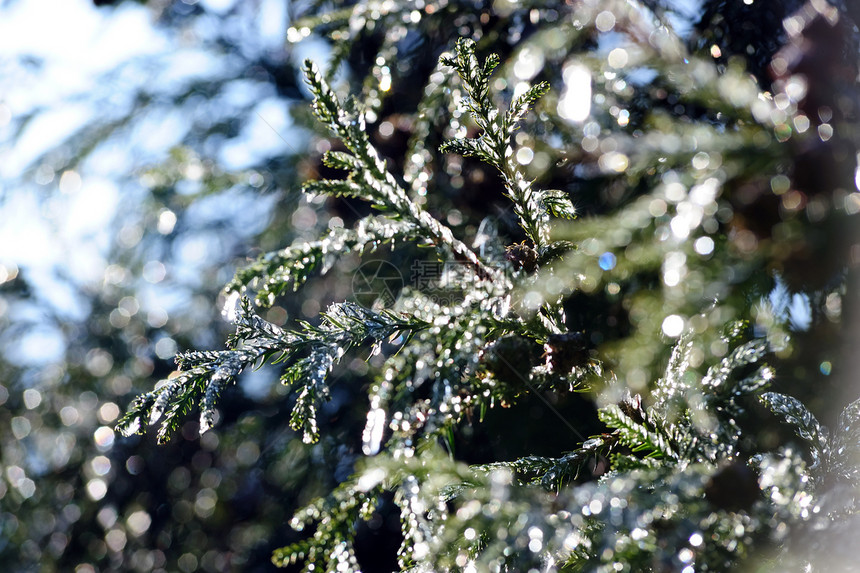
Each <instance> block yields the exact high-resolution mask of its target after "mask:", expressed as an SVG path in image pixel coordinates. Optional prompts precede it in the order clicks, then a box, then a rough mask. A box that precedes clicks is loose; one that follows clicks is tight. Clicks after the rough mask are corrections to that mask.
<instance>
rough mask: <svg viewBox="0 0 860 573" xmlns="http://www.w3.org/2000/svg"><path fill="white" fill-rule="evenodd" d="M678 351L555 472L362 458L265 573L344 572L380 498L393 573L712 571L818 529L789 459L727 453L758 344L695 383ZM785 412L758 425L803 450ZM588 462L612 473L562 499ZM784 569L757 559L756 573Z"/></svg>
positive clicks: (434, 458)
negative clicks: (391, 525)
mask: <svg viewBox="0 0 860 573" xmlns="http://www.w3.org/2000/svg"><path fill="white" fill-rule="evenodd" d="M688 349H689V341H682V342H680V343H679V344H678V346H677V347H676V349H675V353H674V356H673V360H672V361H671V363H670V364H669V366H668V368H667V370H666V373H665V375H664V377H663V378H661V380H659V381H658V382H657V387H658V388H659V390H660V391H659V392H658V393H657V395H658V398H657V399H656V401H655V403H654V404H653V405H651V406H650V407H648V408H645V407H644V406H643V405H642V403H641V401H639V400H636V399H633V398H630V397H627V398H625V399H624V400H622V402H621V403H620V404H619V405H610V406H607V407H605V408H603V409H602V410H601V416H602V418H603V419H604V420H605V421H606V422H607V426H608V431H607V432H606V433H604V434H602V435H600V436H595V437H593V438H591V439H589V440H587V441H586V442H584V443H583V444H582V445H581V447H580V448H579V449H577V450H575V451H573V452H570V453H569V454H566V455H565V456H563V457H561V458H556V459H553V458H545V457H537V456H530V457H526V458H522V459H519V460H516V461H513V462H499V463H493V464H487V465H482V466H473V467H467V466H465V465H463V464H459V463H456V462H454V461H452V460H451V459H450V458H449V457H447V456H446V455H445V454H444V452H442V451H441V450H440V449H439V448H438V447H436V446H434V445H432V444H431V443H428V442H423V443H422V444H421V445H420V446H419V447H418V448H417V449H415V450H408V449H398V450H396V451H393V452H391V451H389V452H385V453H382V454H380V455H378V456H374V457H368V458H366V459H365V460H363V462H361V463H360V464H359V465H358V467H357V471H356V473H355V475H354V476H353V477H352V478H350V479H349V480H347V481H346V482H344V483H343V484H341V485H340V486H339V487H338V488H337V490H335V491H334V492H332V494H330V495H329V496H327V497H325V498H321V499H319V500H317V501H316V502H314V503H313V504H311V505H309V506H307V507H306V508H305V509H303V510H301V511H300V512H299V513H298V514H297V515H296V516H295V518H294V520H293V526H294V527H296V528H298V529H300V530H302V529H304V528H306V527H309V526H312V525H314V524H318V525H317V526H316V529H315V530H314V533H313V535H312V536H311V537H310V538H309V539H306V540H305V541H302V542H299V543H296V544H294V545H291V546H288V547H284V548H282V549H280V550H278V551H277V552H276V553H275V556H274V561H275V563H277V564H281V565H283V564H286V563H294V562H298V561H301V560H303V559H305V560H307V562H308V563H317V564H320V565H322V564H325V565H326V566H327V567H330V568H332V569H333V570H334V569H337V566H338V564H340V563H344V562H346V563H350V564H351V565H350V567H352V565H354V564H355V560H354V553H353V546H352V543H353V535H354V529H353V528H352V524H353V523H354V521H355V520H357V519H361V518H362V517H365V518H366V517H367V516H368V515H369V513H370V512H372V509H373V507H374V505H375V503H376V500H378V498H379V497H380V496H381V495H383V493H385V492H391V491H393V492H394V494H395V497H394V498H395V502H396V503H397V505H398V506H399V507H400V510H401V527H402V535H403V544H402V546H401V548H400V552H399V559H400V566H401V567H402V568H403V569H404V570H407V569H408V570H415V571H444V570H463V569H466V568H469V567H473V568H475V569H477V570H490V571H500V570H501V571H525V570H529V569H531V568H548V569H550V570H555V569H564V570H571V571H606V572H610V571H645V570H678V571H680V570H683V569H685V568H688V567H689V568H690V569H689V570H691V571H727V570H731V569H733V568H735V567H738V566H739V565H740V564H741V563H744V562H747V561H748V560H752V559H753V558H755V559H759V558H760V556H757V555H756V554H755V548H756V547H764V546H767V544H769V543H771V542H774V541H776V542H779V541H782V540H784V539H785V538H787V537H788V536H789V534H790V533H791V534H794V535H802V534H803V532H807V531H808V529H811V528H812V529H814V528H815V527H821V523H816V524H813V523H811V520H810V518H811V517H812V516H813V514H814V513H815V512H816V511H817V510H815V508H816V507H820V506H819V503H820V501H821V499H822V498H824V499H826V495H824V494H825V493H826V492H825V491H823V490H821V489H817V488H816V487H815V485H814V480H812V479H811V475H813V474H811V473H810V472H813V473H814V468H811V467H807V464H806V463H805V461H804V459H803V456H802V455H801V453H800V452H799V451H798V450H795V449H791V448H784V449H781V450H779V451H777V452H774V453H766V454H757V455H754V456H750V457H747V458H744V456H742V455H740V454H739V452H738V450H737V438H738V436H737V435H736V432H737V420H738V419H740V418H741V417H743V415H744V411H743V409H742V407H741V406H740V400H741V398H742V397H745V396H751V395H757V394H758V395H761V396H762V400H764V401H766V402H768V403H774V401H775V398H774V394H768V393H765V394H761V392H760V391H761V390H762V389H763V388H765V387H766V386H767V385H768V384H769V383H770V381H771V378H772V376H771V371H770V370H769V368H768V367H767V366H766V365H764V364H762V363H761V360H762V358H764V356H765V354H766V352H767V344H766V343H764V342H762V341H760V340H751V341H747V342H737V341H735V342H734V348H733V349H732V351H731V352H730V354H729V355H728V356H727V357H726V358H725V359H724V360H723V361H722V362H721V363H719V364H718V365H716V366H714V367H712V368H710V369H709V370H708V372H707V373H706V374H705V376H700V375H698V374H697V373H696V372H695V369H694V368H691V366H690V363H689V361H688V360H687V359H686V358H688V356H687V354H686V352H687V351H688ZM751 369H752V373H751V372H750V371H751ZM707 402H719V403H720V404H724V405H726V409H725V410H724V411H721V412H719V415H718V416H717V419H715V420H710V421H708V422H707V423H704V422H702V421H701V420H697V419H696V412H697V411H701V410H702V409H703V408H702V404H703V403H707ZM788 402H790V400H787V398H785V397H784V398H783V404H785V403H788ZM858 404H860V402H857V403H855V404H852V405H851V406H849V407H848V408H847V409H846V410H845V412H844V413H843V415H842V417H841V422H842V423H844V424H846V425H845V428H844V429H843V432H844V433H845V437H844V438H842V440H843V441H840V442H839V443H844V441H845V440H846V439H848V440H850V439H851V436H856V433H857V432H858V428H857V427H858V425H860V424H858V419H857V418H858V416H857V410H858ZM796 406H797V405H796V404H793V406H792V407H793V408H795V409H792V410H791V412H790V413H787V411H786V407H785V406H780V405H776V406H775V407H774V408H773V411H774V413H776V414H778V415H784V416H785V417H786V420H787V422H788V423H789V424H791V425H792V427H793V428H794V429H795V430H796V431H797V432H798V433H799V435H801V436H803V435H807V434H808V431H809V425H810V421H809V416H811V415H809V414H808V413H807V414H803V413H802V412H801V411H798V410H797V409H796ZM711 411H713V410H711ZM817 431H818V432H819V433H822V432H825V430H824V429H823V428H821V427H818V430H817ZM714 436H720V440H721V441H722V440H724V441H725V443H724V444H723V443H716V442H714V441H713V438H714ZM854 447H855V448H856V443H855V446H854ZM855 454H856V452H855ZM597 457H602V458H603V459H607V458H608V459H609V460H610V464H611V465H610V468H609V470H608V471H607V473H606V474H605V475H604V476H603V477H602V478H600V479H599V480H598V481H596V482H590V483H586V484H581V485H577V486H575V487H563V485H564V484H565V483H569V482H570V481H571V479H572V478H573V477H575V475H576V474H577V473H578V472H580V471H582V469H583V468H584V467H586V466H587V464H588V462H589V461H591V460H594V459H596V458H597ZM854 459H855V463H854V466H853V471H855V472H856V471H857V468H856V459H857V458H856V457H855V458H854ZM847 465H848V463H847V462H846V463H845V466H846V467H847ZM840 475H844V474H840ZM849 499H853V498H849ZM843 501H844V499H843ZM841 509H842V510H843V513H841V514H839V515H836V514H835V513H834V514H833V515H831V516H829V519H830V520H831V521H832V522H833V523H835V524H837V525H838V524H844V523H845V521H846V517H850V516H851V515H852V514H851V511H853V510H855V508H853V507H852V508H848V509H849V510H851V511H848V512H847V513H848V515H847V516H846V508H845V507H844V504H843V507H842V508H841ZM785 562H786V561H785V560H779V559H776V558H771V557H770V556H768V560H766V561H765V562H764V564H763V566H764V567H766V569H765V570H777V569H774V568H778V567H779V566H780V563H785ZM345 570H352V569H350V568H347V569H345Z"/></svg>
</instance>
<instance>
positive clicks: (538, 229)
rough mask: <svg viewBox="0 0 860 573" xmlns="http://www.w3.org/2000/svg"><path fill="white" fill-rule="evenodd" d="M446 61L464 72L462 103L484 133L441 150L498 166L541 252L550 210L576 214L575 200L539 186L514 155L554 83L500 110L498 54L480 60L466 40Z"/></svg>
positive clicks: (569, 215)
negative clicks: (525, 124)
mask: <svg viewBox="0 0 860 573" xmlns="http://www.w3.org/2000/svg"><path fill="white" fill-rule="evenodd" d="M441 63H442V64H444V65H446V66H450V67H452V68H454V70H456V72H457V73H458V74H459V76H460V79H461V81H462V82H463V87H464V88H465V90H466V94H467V97H465V98H464V100H463V104H464V105H465V107H466V109H468V110H469V112H470V113H471V116H472V119H473V120H474V122H475V123H476V124H477V125H478V127H479V128H480V129H481V131H482V132H483V133H482V134H481V137H479V138H478V139H468V138H467V139H454V140H450V141H446V142H445V143H444V144H442V146H441V148H440V150H441V151H443V152H449V153H458V154H460V155H463V156H465V157H477V158H479V159H481V160H482V161H485V162H486V163H488V164H490V165H492V166H493V167H495V168H496V169H497V170H498V171H499V173H500V174H501V176H502V180H503V181H504V183H505V188H506V189H507V195H508V197H509V198H510V199H511V201H512V202H513V209H514V213H516V214H517V216H518V217H519V219H520V225H521V226H522V228H523V230H524V231H525V232H526V236H527V237H528V238H529V239H530V240H531V242H532V244H533V245H534V247H535V249H536V250H537V251H538V252H539V253H541V252H542V251H543V249H544V247H545V245H546V243H547V242H548V241H549V214H548V213H550V212H551V213H553V214H554V215H556V216H560V217H565V218H572V217H573V214H574V208H573V204H572V203H571V202H570V199H569V198H568V197H567V196H566V195H565V194H564V193H562V192H561V191H558V190H554V191H551V192H542V191H539V190H537V189H535V188H534V182H533V181H531V180H529V179H528V177H527V175H526V174H525V172H524V170H523V168H522V166H521V165H520V164H519V163H517V162H516V161H515V159H514V156H515V150H514V149H513V147H512V145H511V138H512V137H513V135H514V132H515V131H516V129H518V127H519V122H520V121H521V120H522V119H523V117H524V116H525V114H526V113H528V111H529V109H531V107H532V105H533V104H534V103H535V102H536V101H537V100H538V99H539V98H540V97H541V96H542V95H544V94H545V93H546V92H547V91H548V90H549V84H548V83H546V82H541V83H539V84H537V85H535V86H532V87H530V88H527V89H526V90H525V91H524V93H523V94H522V95H520V96H519V97H517V98H515V99H514V100H513V101H512V102H511V104H510V107H509V108H508V110H507V111H506V112H504V113H499V110H498V109H496V108H495V106H493V105H492V103H491V99H490V94H489V86H490V77H491V76H492V74H493V70H494V69H495V68H496V66H498V65H499V58H498V56H496V55H490V56H488V57H487V59H486V60H485V61H484V63H483V64H480V63H479V62H478V58H477V56H476V55H475V43H474V42H472V41H471V40H466V39H461V40H459V42H458V43H457V52H456V57H453V58H452V57H443V58H442V59H441Z"/></svg>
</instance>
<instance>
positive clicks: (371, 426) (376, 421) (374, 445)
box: [361, 408, 385, 456]
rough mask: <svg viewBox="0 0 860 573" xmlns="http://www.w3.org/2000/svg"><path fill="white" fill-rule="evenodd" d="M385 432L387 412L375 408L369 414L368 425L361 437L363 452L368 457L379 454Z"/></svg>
mask: <svg viewBox="0 0 860 573" xmlns="http://www.w3.org/2000/svg"><path fill="white" fill-rule="evenodd" d="M384 432H385V410H383V409H382V408H374V409H372V410H370V411H369V412H368V413H367V424H366V425H365V426H364V433H363V434H362V436H361V441H362V446H361V451H362V452H364V455H366V456H373V455H376V454H378V453H379V450H380V447H381V445H382V435H383V433H384Z"/></svg>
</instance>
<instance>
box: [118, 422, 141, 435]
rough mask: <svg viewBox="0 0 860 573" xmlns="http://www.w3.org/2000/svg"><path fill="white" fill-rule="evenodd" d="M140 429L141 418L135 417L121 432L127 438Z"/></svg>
mask: <svg viewBox="0 0 860 573" xmlns="http://www.w3.org/2000/svg"><path fill="white" fill-rule="evenodd" d="M138 430H140V418H135V419H134V421H133V422H132V423H131V424H129V425H128V426H126V427H125V428H123V429H122V430H121V431H120V433H121V434H122V435H123V436H125V437H126V438H127V437H129V436H133V435H134V434H136V433H137V432H138Z"/></svg>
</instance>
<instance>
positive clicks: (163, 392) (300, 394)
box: [117, 299, 427, 442]
mask: <svg viewBox="0 0 860 573" xmlns="http://www.w3.org/2000/svg"><path fill="white" fill-rule="evenodd" d="M234 323H235V325H236V332H235V334H234V335H233V336H232V337H231V338H230V340H229V342H228V348H227V349H226V350H221V351H209V352H188V353H184V354H179V355H178V356H177V357H176V363H177V365H178V366H179V371H178V372H176V373H175V375H174V376H173V377H171V378H170V379H169V380H167V381H165V382H164V383H163V384H162V385H161V386H159V387H157V388H156V389H155V390H153V391H152V392H149V393H147V394H143V395H141V396H139V397H138V398H137V399H135V400H134V402H132V404H131V406H130V407H129V409H128V411H127V413H126V414H125V415H124V416H123V417H122V418H121V419H120V420H119V422H118V423H117V429H118V430H119V431H121V432H122V433H123V434H125V435H130V434H133V433H136V432H138V431H140V430H141V426H142V421H143V420H146V421H147V423H148V424H149V425H154V424H156V423H158V422H159V421H160V422H161V424H160V429H159V432H158V439H159V442H165V441H166V440H167V439H168V438H169V436H170V434H171V433H173V432H174V431H175V430H176V429H177V427H178V425H179V423H180V421H181V418H182V416H183V415H184V414H186V413H187V412H188V411H189V410H190V409H191V407H192V405H193V403H194V402H195V401H196V400H197V399H199V400H200V433H201V434H202V433H203V432H206V431H207V430H209V429H210V428H211V427H212V425H213V424H214V422H215V408H216V406H217V404H218V399H219V397H220V395H221V393H222V391H223V390H224V388H225V387H226V386H227V385H228V384H229V383H231V382H232V381H234V380H235V379H236V377H237V376H238V375H239V374H240V373H241V372H243V371H244V370H245V369H247V368H248V367H252V366H255V365H258V364H261V363H262V362H265V361H267V360H269V359H272V358H275V359H276V361H278V362H280V361H285V362H286V363H287V364H288V366H287V369H286V371H285V373H284V375H283V377H282V381H283V382H284V383H285V384H287V385H288V386H290V387H291V388H292V389H293V390H294V391H295V392H296V393H297V399H296V404H295V406H294V408H293V412H292V415H291V418H290V426H291V427H292V428H293V429H295V430H297V431H301V432H302V436H303V439H304V440H305V441H306V442H313V441H316V439H317V437H318V428H317V420H316V408H317V404H318V403H319V402H320V401H324V400H326V399H327V398H328V388H327V386H326V385H325V381H326V378H327V376H328V374H329V373H330V371H331V369H332V367H333V366H334V365H335V364H336V363H337V362H339V361H340V360H341V358H343V356H344V355H345V354H346V353H347V352H348V351H349V350H351V349H352V348H354V347H356V346H358V345H361V344H363V343H364V342H366V341H368V340H373V341H376V342H382V341H385V340H388V339H390V338H392V337H395V338H396V337H397V336H399V335H403V336H404V338H405V339H406V340H407V341H408V339H409V338H410V337H411V336H412V335H413V334H414V333H415V332H417V331H420V330H422V329H424V328H426V327H427V323H425V322H424V321H422V320H419V319H416V318H414V317H410V316H407V315H401V314H397V313H394V312H392V311H387V310H386V311H382V312H374V311H371V310H367V309H365V308H362V307H360V306H358V305H356V304H354V303H347V302H345V303H341V304H335V305H332V306H331V307H330V308H329V309H328V311H327V312H326V313H324V314H323V316H322V322H321V324H320V325H319V326H313V325H311V324H308V323H303V324H302V325H301V328H300V329H298V330H295V331H285V330H283V329H281V328H280V327H278V326H275V325H274V324H271V323H270V322H267V321H265V320H263V319H262V318H260V317H259V316H257V315H256V314H254V313H253V312H252V310H251V307H250V303H249V301H248V299H242V301H241V304H240V307H239V308H238V309H237V313H236V317H235V320H234Z"/></svg>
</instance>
